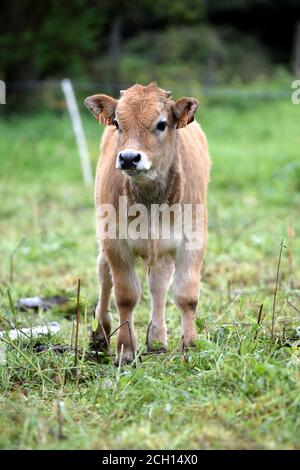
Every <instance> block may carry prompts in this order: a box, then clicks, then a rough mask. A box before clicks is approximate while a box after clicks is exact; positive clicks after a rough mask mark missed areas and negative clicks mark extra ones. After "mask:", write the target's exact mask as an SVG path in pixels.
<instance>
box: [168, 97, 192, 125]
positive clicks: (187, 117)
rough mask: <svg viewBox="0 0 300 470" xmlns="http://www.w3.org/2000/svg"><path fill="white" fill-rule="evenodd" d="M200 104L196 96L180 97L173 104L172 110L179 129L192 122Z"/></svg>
mask: <svg viewBox="0 0 300 470" xmlns="http://www.w3.org/2000/svg"><path fill="white" fill-rule="evenodd" d="M198 106H199V103H198V101H197V100H195V98H180V99H179V100H177V101H176V103H175V104H174V105H173V106H172V112H173V116H174V118H175V121H176V127H177V129H180V128H181V127H185V126H187V125H188V124H190V122H193V120H194V115H195V112H196V111H197V108H198Z"/></svg>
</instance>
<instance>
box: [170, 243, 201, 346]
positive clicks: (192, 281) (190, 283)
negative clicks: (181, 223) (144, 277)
mask: <svg viewBox="0 0 300 470" xmlns="http://www.w3.org/2000/svg"><path fill="white" fill-rule="evenodd" d="M202 256H203V253H202V252H195V251H185V252H184V253H183V254H182V255H181V257H180V259H179V260H178V263H177V266H176V270H175V278H174V300H175V303H176V305H177V307H178V308H179V310H180V313H181V323H182V336H181V345H182V346H183V347H185V346H193V344H194V341H195V340H196V339H197V328H196V308H197V304H198V299H199V284H200V271H201V265H202Z"/></svg>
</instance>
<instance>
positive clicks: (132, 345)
mask: <svg viewBox="0 0 300 470" xmlns="http://www.w3.org/2000/svg"><path fill="white" fill-rule="evenodd" d="M110 265H111V269H112V274H113V283H114V289H115V299H116V304H117V307H118V311H119V318H120V325H122V324H123V325H122V326H121V328H120V329H119V330H118V336H117V358H116V363H118V362H119V361H120V359H121V354H122V362H124V363H130V362H132V361H133V360H134V357H135V353H136V348H137V343H136V335H135V331H134V324H133V310H134V308H135V306H136V305H137V303H138V301H139V298H140V292H141V288H140V283H139V281H138V279H137V277H136V275H135V272H134V269H133V263H132V264H131V263H122V262H117V261H116V260H115V259H114V260H110Z"/></svg>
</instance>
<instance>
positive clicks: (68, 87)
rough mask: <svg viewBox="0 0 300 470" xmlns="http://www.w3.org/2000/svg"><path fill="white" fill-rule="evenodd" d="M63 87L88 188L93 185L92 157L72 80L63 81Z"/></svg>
mask: <svg viewBox="0 0 300 470" xmlns="http://www.w3.org/2000/svg"><path fill="white" fill-rule="evenodd" d="M61 87H62V90H63V93H64V95H65V98H66V102H67V106H68V110H69V114H70V117H71V121H72V126H73V130H74V134H75V138H76V142H77V147H78V152H79V155H80V159H81V167H82V173H83V179H84V182H85V184H86V185H87V186H90V185H92V183H93V176H92V168H91V163H90V156H89V151H88V148H87V143H86V138H85V135H84V130H83V126H82V122H81V118H80V114H79V110H78V106H77V101H76V97H75V93H74V90H73V86H72V82H71V80H70V79H69V78H65V79H64V80H62V81H61Z"/></svg>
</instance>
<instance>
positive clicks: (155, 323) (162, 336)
mask: <svg viewBox="0 0 300 470" xmlns="http://www.w3.org/2000/svg"><path fill="white" fill-rule="evenodd" d="M173 268H174V263H173V260H172V259H171V258H165V259H163V260H162V261H158V262H157V264H156V265H155V266H152V267H151V268H150V269H149V288H150V292H151V298H152V309H151V318H150V324H149V327H148V334H147V350H148V351H149V352H151V351H155V350H161V351H165V350H166V349H167V327H166V323H165V305H166V298H167V291H168V287H169V283H170V279H171V275H172V272H173Z"/></svg>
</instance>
